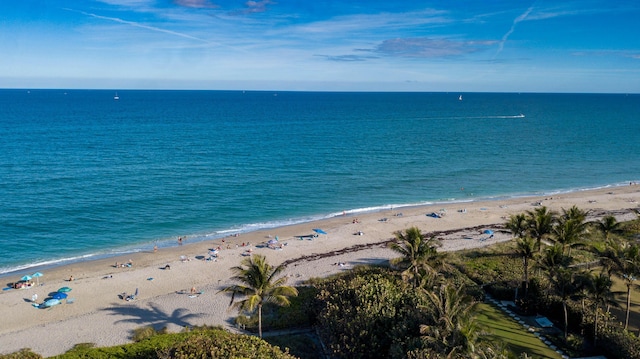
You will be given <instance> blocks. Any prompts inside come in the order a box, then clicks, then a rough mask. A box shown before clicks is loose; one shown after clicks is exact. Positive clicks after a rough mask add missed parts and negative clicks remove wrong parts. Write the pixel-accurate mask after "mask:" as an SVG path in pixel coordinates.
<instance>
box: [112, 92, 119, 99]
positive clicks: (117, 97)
mask: <svg viewBox="0 0 640 359" xmlns="http://www.w3.org/2000/svg"><path fill="white" fill-rule="evenodd" d="M113 99H114V100H119V99H120V96H118V93H117V92H116V95H115V96H113Z"/></svg>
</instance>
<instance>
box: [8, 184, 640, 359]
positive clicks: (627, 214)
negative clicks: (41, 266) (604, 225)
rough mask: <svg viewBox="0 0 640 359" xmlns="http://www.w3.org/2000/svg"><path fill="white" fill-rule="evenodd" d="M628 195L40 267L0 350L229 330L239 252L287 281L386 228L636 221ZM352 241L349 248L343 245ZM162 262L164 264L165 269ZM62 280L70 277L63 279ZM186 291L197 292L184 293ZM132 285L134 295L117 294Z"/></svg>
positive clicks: (371, 240) (467, 232)
mask: <svg viewBox="0 0 640 359" xmlns="http://www.w3.org/2000/svg"><path fill="white" fill-rule="evenodd" d="M638 201H640V186H636V185H633V186H624V187H612V188H605V189H599V190H591V191H580V192H573V193H567V194H558V195H553V196H543V197H526V198H525V197H522V198H511V199H504V200H492V201H482V202H467V203H447V204H436V205H431V206H420V207H406V208H398V209H394V210H389V211H384V212H376V213H368V214H360V215H358V216H357V217H356V216H351V215H346V216H338V217H334V218H330V219H327V220H322V221H318V222H312V223H305V224H301V225H295V226H287V227H281V228H277V229H269V230H264V231H256V232H252V233H246V234H242V235H239V236H232V237H227V238H224V239H217V240H214V241H207V242H198V243H189V241H188V240H187V241H185V242H184V244H183V245H180V246H178V245H176V246H175V247H171V248H162V249H160V250H158V251H157V252H154V250H153V248H149V251H147V252H142V253H135V254H131V255H128V256H125V257H117V258H109V259H104V260H95V261H85V262H78V263H73V264H70V265H66V266H61V267H56V268H53V269H47V270H45V271H43V274H44V276H43V277H41V278H39V282H40V285H39V286H34V287H32V288H28V289H11V290H3V291H2V293H0V316H1V317H2V318H3V319H2V324H1V325H0V353H3V354H4V353H10V352H13V351H16V350H19V349H20V348H25V347H26V348H31V349H32V350H33V351H35V352H37V353H39V354H42V355H44V356H52V355H56V354H61V353H63V352H65V351H67V350H69V349H70V348H71V347H72V346H73V345H75V344H77V343H87V342H89V343H95V344H96V345H98V346H110V345H116V344H123V343H127V342H129V341H130V336H131V331H132V330H133V329H135V328H138V327H141V326H145V325H153V326H155V327H156V328H162V327H167V328H168V329H169V331H173V332H177V331H180V330H181V329H182V328H183V327H185V326H194V325H204V324H206V325H221V326H224V327H226V328H229V329H230V330H235V328H234V327H233V325H232V318H233V317H234V316H235V315H236V312H235V311H231V310H228V305H229V297H228V296H226V295H224V294H218V291H219V289H220V288H221V287H222V286H225V285H228V284H230V283H232V282H231V281H230V279H229V278H230V277H231V271H230V268H231V267H233V266H236V265H238V264H239V263H240V261H241V260H242V259H243V258H244V255H246V254H248V253H258V254H263V255H266V257H267V260H268V261H269V262H270V263H271V264H280V263H285V262H287V263H290V264H289V265H288V266H287V269H286V270H285V272H284V274H285V275H287V276H288V277H289V278H290V280H289V283H290V284H297V283H299V282H301V281H303V280H306V279H308V278H311V277H323V276H326V275H329V274H332V273H336V272H339V271H342V270H345V269H348V268H351V267H353V266H354V265H358V264H371V263H380V262H384V261H386V260H388V259H389V258H392V257H394V253H393V252H392V251H390V250H389V249H387V247H386V245H385V244H384V242H386V241H388V240H390V239H391V238H393V233H394V232H396V231H398V230H404V229H407V228H409V227H412V226H417V227H418V228H420V229H421V230H422V232H423V233H433V234H434V235H436V237H437V238H440V239H441V242H442V245H443V246H442V250H445V251H454V250H460V249H466V248H473V247H480V246H486V245H491V244H494V243H497V242H500V241H508V240H510V239H511V235H510V234H509V233H505V232H500V231H497V232H496V233H495V235H494V236H493V238H487V235H483V234H482V230H483V229H496V228H499V227H501V226H502V225H503V224H504V222H505V219H506V218H508V216H509V215H511V214H515V213H521V212H524V211H526V210H531V209H533V208H535V206H537V205H544V206H547V207H548V208H550V209H552V210H556V211H560V210H561V209H562V208H565V209H568V208H570V207H571V206H573V205H576V206H578V207H579V208H580V209H583V210H590V215H591V216H592V217H595V218H599V217H601V216H602V215H604V214H607V213H612V214H614V215H615V216H616V217H617V218H618V220H620V221H622V220H629V219H633V218H636V213H635V210H636V209H638V208H639V207H638ZM432 212H436V213H441V214H443V215H442V216H441V218H432V217H429V216H427V214H430V213H432ZM313 228H321V229H323V230H324V231H325V232H326V233H327V234H326V235H325V234H320V235H318V236H317V237H315V238H313V237H311V238H309V237H302V239H301V238H300V236H308V235H312V234H314V233H315V232H313V230H312V229H313ZM359 232H361V234H359ZM276 236H277V237H278V239H279V241H278V244H282V248H277V249H273V248H269V247H267V246H266V242H267V241H269V240H270V239H274V238H275V237H276ZM176 244H177V243H176ZM355 246H358V248H354V249H353V250H346V249H347V248H352V247H355ZM278 247H279V245H278ZM217 248H219V249H220V250H219V252H218V258H216V259H215V260H210V261H207V260H205V258H207V257H209V251H210V250H211V249H217ZM356 249H357V250H356ZM249 251H250V252H249ZM129 261H131V263H132V266H131V267H117V268H116V267H115V263H116V262H117V263H127V262H129ZM336 263H345V264H346V265H344V266H340V265H336ZM167 264H168V265H169V266H170V269H165V266H166V265H167ZM71 276H73V278H74V280H73V281H69V278H70V277H71ZM2 279H3V283H2V284H3V287H4V286H5V285H6V284H7V282H12V281H17V280H19V276H18V275H16V276H15V278H14V277H4V278H2ZM64 286H68V287H70V288H72V290H71V292H69V298H73V303H69V304H67V303H66V302H65V301H63V304H60V305H57V306H54V307H51V308H48V309H38V308H35V307H33V306H32V302H31V298H32V296H33V295H34V294H37V296H38V301H39V302H40V301H42V299H44V298H45V297H47V295H48V293H50V292H55V291H56V290H57V289H58V288H60V287H64ZM191 288H195V289H196V292H197V293H198V294H194V295H192V294H191V293H190V290H191ZM136 290H137V291H138V296H137V297H136V299H135V300H132V301H126V300H123V299H120V297H119V296H120V295H122V294H123V293H126V294H127V295H130V294H133V293H134V292H135V291H136ZM182 291H184V293H182Z"/></svg>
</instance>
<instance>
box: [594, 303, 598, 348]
mask: <svg viewBox="0 0 640 359" xmlns="http://www.w3.org/2000/svg"><path fill="white" fill-rule="evenodd" d="M594 314H595V316H596V317H595V319H594V320H593V346H594V347H596V346H597V345H596V342H597V341H598V306H597V305H596V310H594Z"/></svg>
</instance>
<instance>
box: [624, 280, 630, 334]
mask: <svg viewBox="0 0 640 359" xmlns="http://www.w3.org/2000/svg"><path fill="white" fill-rule="evenodd" d="M630 307H631V284H627V316H626V318H625V320H624V330H627V327H628V326H629V308H630Z"/></svg>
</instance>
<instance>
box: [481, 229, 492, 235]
mask: <svg viewBox="0 0 640 359" xmlns="http://www.w3.org/2000/svg"><path fill="white" fill-rule="evenodd" d="M482 233H484V234H493V231H492V230H490V229H485V230H484V232H482Z"/></svg>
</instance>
